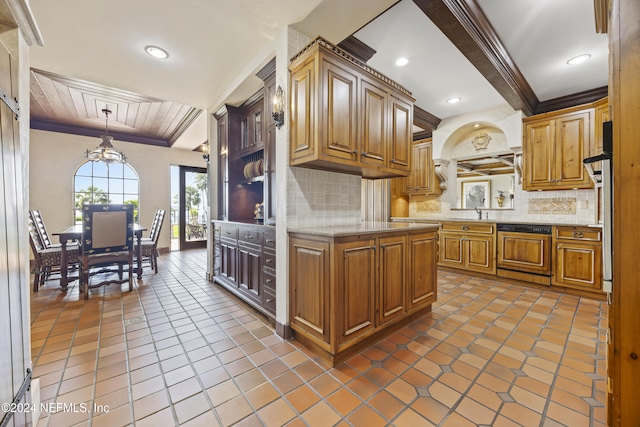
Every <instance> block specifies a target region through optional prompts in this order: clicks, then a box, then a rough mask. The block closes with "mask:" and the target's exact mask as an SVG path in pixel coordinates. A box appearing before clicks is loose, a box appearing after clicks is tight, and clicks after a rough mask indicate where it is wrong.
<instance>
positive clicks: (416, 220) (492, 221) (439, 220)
mask: <svg viewBox="0 0 640 427" xmlns="http://www.w3.org/2000/svg"><path fill="white" fill-rule="evenodd" d="M391 221H392V222H408V223H425V224H429V223H431V224H439V223H442V222H478V223H485V224H530V225H557V226H563V227H595V228H602V224H559V223H554V222H538V221H516V220H496V219H484V218H483V219H471V218H411V217H392V218H391Z"/></svg>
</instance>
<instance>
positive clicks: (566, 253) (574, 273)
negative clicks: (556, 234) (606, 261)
mask: <svg viewBox="0 0 640 427" xmlns="http://www.w3.org/2000/svg"><path fill="white" fill-rule="evenodd" d="M601 265H602V248H601V246H600V244H597V245H594V244H580V243H564V242H557V243H556V248H555V257H554V275H553V278H552V283H553V284H554V285H558V286H566V287H568V288H575V289H586V290H591V291H594V290H595V291H599V290H602V271H601Z"/></svg>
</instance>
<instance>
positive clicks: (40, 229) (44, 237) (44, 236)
mask: <svg viewBox="0 0 640 427" xmlns="http://www.w3.org/2000/svg"><path fill="white" fill-rule="evenodd" d="M29 217H30V218H31V220H33V224H34V225H35V228H36V231H37V233H38V235H39V236H40V240H41V241H42V243H43V244H44V247H45V248H52V247H60V243H53V242H52V241H51V237H50V236H49V233H48V232H47V227H46V226H45V225H44V220H43V219H42V215H41V214H40V211H39V210H29Z"/></svg>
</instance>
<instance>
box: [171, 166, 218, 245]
mask: <svg viewBox="0 0 640 427" xmlns="http://www.w3.org/2000/svg"><path fill="white" fill-rule="evenodd" d="M207 182H208V179H207V169H206V168H199V167H193V166H171V250H180V251H183V250H186V249H195V248H205V247H206V246H207V237H208V229H209V227H208V223H209V190H208V186H207Z"/></svg>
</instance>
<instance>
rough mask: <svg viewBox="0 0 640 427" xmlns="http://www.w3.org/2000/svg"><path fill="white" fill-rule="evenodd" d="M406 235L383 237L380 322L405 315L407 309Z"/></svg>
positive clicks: (379, 279) (380, 269) (379, 251)
mask: <svg viewBox="0 0 640 427" xmlns="http://www.w3.org/2000/svg"><path fill="white" fill-rule="evenodd" d="M406 252H407V243H406V238H405V236H396V237H382V238H380V240H379V249H378V266H379V276H378V292H379V295H378V309H377V311H378V324H383V323H386V322H388V321H390V320H393V319H395V318H397V317H399V316H401V315H403V314H404V313H405V311H406V309H407V303H406V290H405V282H406V278H407V273H406V271H407V267H406V259H407V258H406V256H407V253H406Z"/></svg>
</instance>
